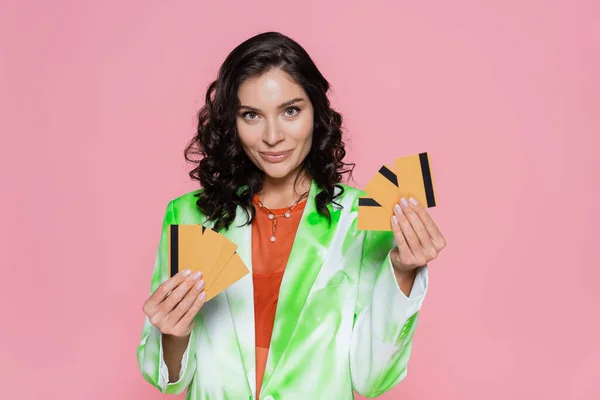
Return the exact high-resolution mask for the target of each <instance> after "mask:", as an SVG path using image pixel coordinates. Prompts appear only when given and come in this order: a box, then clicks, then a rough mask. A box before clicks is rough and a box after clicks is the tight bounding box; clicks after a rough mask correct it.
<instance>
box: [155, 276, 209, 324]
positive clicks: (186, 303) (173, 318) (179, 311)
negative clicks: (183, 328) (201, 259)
mask: <svg viewBox="0 0 600 400" xmlns="http://www.w3.org/2000/svg"><path fill="white" fill-rule="evenodd" d="M204 287H205V285H204V281H203V280H202V279H200V280H199V281H198V282H197V283H196V284H195V285H194V287H193V288H192V289H191V290H190V291H189V292H188V293H187V294H186V295H185V297H184V298H183V299H182V300H181V301H180V302H179V304H177V306H176V307H175V308H174V309H173V310H172V311H171V312H169V313H168V314H167V320H168V322H165V323H166V324H167V325H173V326H174V325H176V324H177V323H178V322H179V320H180V319H181V317H182V316H183V315H184V314H185V313H186V312H187V311H188V310H189V309H190V308H191V307H192V306H193V305H194V301H196V299H197V298H198V296H199V295H200V293H202V291H203V290H204Z"/></svg>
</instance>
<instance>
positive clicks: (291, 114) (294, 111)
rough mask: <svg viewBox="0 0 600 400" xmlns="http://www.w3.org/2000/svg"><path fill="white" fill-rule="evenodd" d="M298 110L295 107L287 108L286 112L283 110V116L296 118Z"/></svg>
mask: <svg viewBox="0 0 600 400" xmlns="http://www.w3.org/2000/svg"><path fill="white" fill-rule="evenodd" d="M299 111H300V110H299V109H298V108H296V107H292V108H288V109H287V110H285V116H286V117H294V116H296V114H298V112H299Z"/></svg>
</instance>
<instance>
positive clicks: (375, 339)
mask: <svg viewBox="0 0 600 400" xmlns="http://www.w3.org/2000/svg"><path fill="white" fill-rule="evenodd" d="M395 246H396V242H395V239H394V235H393V233H391V232H384V231H365V233H364V238H363V243H362V251H361V258H360V263H361V265H360V275H359V283H358V298H357V303H356V311H355V321H354V328H353V332H352V342H351V348H350V373H351V379H352V386H353V389H354V390H355V391H356V392H357V393H359V394H360V395H362V396H364V397H368V398H373V397H377V396H379V395H381V394H382V393H384V392H386V391H388V390H390V389H391V388H392V387H394V386H395V385H396V384H398V383H399V382H400V381H402V380H403V379H404V378H405V377H406V374H407V365H408V361H409V358H410V354H411V348H412V342H413V335H414V333H415V329H416V326H417V319H418V312H419V310H420V308H421V305H422V303H423V300H424V297H425V294H426V292H427V287H428V270H427V266H423V267H420V268H419V270H418V271H417V276H416V279H415V282H414V285H413V288H412V290H411V293H410V296H408V297H407V296H406V295H405V294H404V292H402V290H401V289H400V287H399V285H398V282H397V280H396V277H395V275H394V270H393V266H392V263H391V260H390V253H391V249H393V248H394V247H395Z"/></svg>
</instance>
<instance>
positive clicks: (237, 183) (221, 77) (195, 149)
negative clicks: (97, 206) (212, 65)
mask: <svg viewBox="0 0 600 400" xmlns="http://www.w3.org/2000/svg"><path fill="white" fill-rule="evenodd" d="M273 68H281V69H282V70H283V71H285V72H286V73H287V74H289V75H290V76H291V77H292V79H293V80H294V81H295V82H296V83H298V84H299V85H301V86H302V87H303V88H304V91H305V92H306V94H307V95H308V97H309V99H310V101H311V103H312V105H313V108H314V128H313V139H312V147H311V150H310V151H309V153H308V155H307V157H306V159H305V160H304V162H303V166H302V168H303V171H305V172H307V174H308V176H310V177H311V178H312V179H313V180H314V181H315V183H316V184H317V185H318V187H319V188H320V189H321V191H320V193H319V194H318V195H317V196H316V198H315V202H316V208H317V210H318V212H319V213H321V214H322V215H325V216H326V217H327V218H328V219H329V221H331V215H330V213H329V210H328V208H327V206H328V204H329V203H334V204H337V203H335V199H336V198H338V197H339V196H340V195H341V194H342V193H343V187H342V186H341V185H339V183H340V182H341V180H342V177H343V175H344V174H350V176H351V175H352V171H353V169H354V164H350V163H345V162H343V161H342V160H343V158H344V157H345V155H346V151H345V146H344V142H343V140H342V115H341V114H339V113H338V112H336V111H335V110H333V109H332V108H331V107H330V103H329V99H328V97H327V92H328V91H329V88H330V85H329V82H328V81H327V80H326V79H325V78H324V77H323V75H322V74H321V72H320V71H319V70H318V69H317V66H316V65H315V64H314V62H313V61H312V59H311V58H310V56H309V55H308V53H307V52H306V51H305V50H304V49H303V48H302V47H301V46H300V45H299V44H298V43H297V42H295V41H294V40H292V39H290V38H289V37H287V36H285V35H283V34H281V33H278V32H265V33H261V34H259V35H256V36H254V37H252V38H250V39H248V40H246V41H244V42H243V43H241V44H240V45H239V46H237V47H236V48H235V49H234V50H233V51H232V52H231V53H230V54H229V55H228V56H227V58H226V59H225V61H224V62H223V65H222V66H221V68H220V69H219V73H218V76H217V79H216V80H215V81H214V82H212V83H211V84H210V86H209V87H208V90H207V92H206V97H205V105H204V106H203V107H202V108H201V109H200V111H199V112H198V129H197V132H196V134H195V136H194V138H193V139H192V140H191V141H190V143H189V144H188V145H187V147H186V149H185V158H186V160H187V161H188V162H191V163H193V164H195V165H196V167H195V168H194V169H193V170H191V171H190V173H189V175H190V177H191V178H192V179H194V180H198V181H199V182H200V185H201V187H202V188H203V190H202V191H200V192H199V193H198V195H197V197H198V200H197V201H196V204H197V206H198V207H199V208H200V210H201V211H202V212H203V214H204V215H205V216H206V217H207V218H208V219H209V220H210V221H214V222H215V225H214V227H215V229H217V230H219V229H221V228H225V229H227V228H228V227H229V226H230V225H231V223H232V222H233V220H234V219H235V213H236V207H237V206H241V207H242V208H243V209H244V210H245V211H246V212H247V214H248V223H250V222H251V221H252V220H253V219H254V217H255V209H254V207H253V206H252V199H253V197H254V195H255V194H256V193H258V192H259V191H260V190H261V189H262V185H263V179H264V172H263V171H261V170H260V169H259V168H257V167H256V166H255V165H254V163H253V162H252V161H251V160H250V159H249V158H248V156H247V155H246V154H245V152H244V150H243V148H242V145H241V142H240V139H239V136H238V132H237V127H236V113H237V112H238V109H239V107H240V101H239V98H238V88H239V87H240V85H241V84H242V82H244V81H245V80H246V79H248V78H251V77H255V76H259V75H261V74H264V73H265V72H267V71H269V70H271V69H273ZM197 156H200V157H197ZM336 186H337V187H338V188H339V189H340V190H339V191H338V193H337V194H336V191H335V187H336Z"/></svg>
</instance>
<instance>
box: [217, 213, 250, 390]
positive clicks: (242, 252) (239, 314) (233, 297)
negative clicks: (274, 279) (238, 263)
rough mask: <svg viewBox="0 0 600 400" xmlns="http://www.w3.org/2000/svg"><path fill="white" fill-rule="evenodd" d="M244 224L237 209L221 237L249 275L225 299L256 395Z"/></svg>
mask: <svg viewBox="0 0 600 400" xmlns="http://www.w3.org/2000/svg"><path fill="white" fill-rule="evenodd" d="M245 223H246V212H245V211H244V210H243V209H242V208H241V207H238V208H237V211H236V218H235V220H234V222H233V224H232V225H231V226H230V227H229V229H228V230H221V231H220V233H221V234H223V235H224V236H225V237H227V238H228V239H229V240H231V241H232V242H234V243H235V244H236V245H237V246H238V248H237V253H238V255H239V256H240V258H241V259H242V261H243V262H244V264H246V267H248V270H249V271H250V272H249V273H248V274H247V275H246V276H244V277H243V278H242V279H240V280H239V281H237V282H236V283H234V284H233V285H231V286H230V287H228V288H227V289H225V291H224V295H225V296H226V298H227V303H228V304H229V311H230V313H231V318H232V319H233V325H234V329H235V334H236V337H237V342H238V345H239V351H240V357H241V359H242V362H243V364H244V369H245V370H246V378H247V380H248V386H249V388H250V390H251V392H252V393H256V389H255V387H256V367H255V366H256V354H255V339H254V285H253V280H252V228H251V225H244V224H245Z"/></svg>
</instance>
